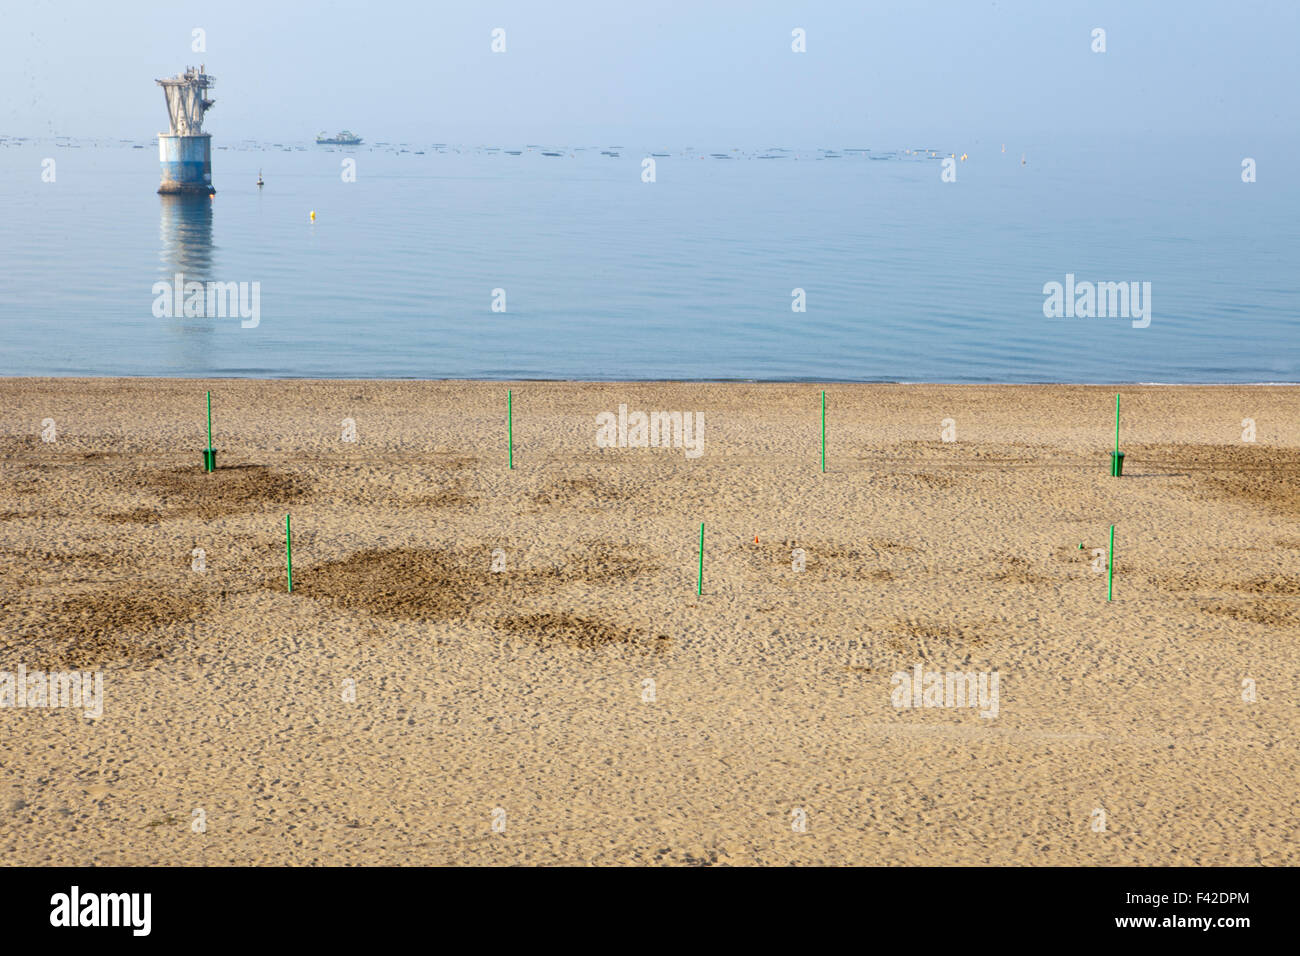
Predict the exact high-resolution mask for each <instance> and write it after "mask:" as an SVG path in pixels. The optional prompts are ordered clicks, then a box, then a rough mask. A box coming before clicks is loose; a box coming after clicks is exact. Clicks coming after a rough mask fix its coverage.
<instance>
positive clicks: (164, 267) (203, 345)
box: [154, 195, 218, 373]
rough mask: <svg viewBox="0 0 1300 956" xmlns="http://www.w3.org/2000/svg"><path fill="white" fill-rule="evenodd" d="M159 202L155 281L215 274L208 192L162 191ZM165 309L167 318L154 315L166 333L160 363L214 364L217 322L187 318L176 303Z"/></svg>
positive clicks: (191, 367) (190, 368) (196, 367)
mask: <svg viewBox="0 0 1300 956" xmlns="http://www.w3.org/2000/svg"><path fill="white" fill-rule="evenodd" d="M158 202H159V218H158V237H159V242H160V248H159V250H158V281H159V282H166V283H167V285H168V287H169V288H170V287H172V286H173V285H174V284H175V282H176V281H177V280H176V277H177V276H178V275H179V276H181V277H182V278H181V279H180V282H181V283H182V286H181V287H182V289H183V288H184V283H186V282H207V281H208V280H210V279H212V278H214V276H213V268H214V261H215V257H214V251H215V250H214V247H213V244H212V205H213V200H212V198H211V197H209V196H181V195H170V196H169V195H160V196H159V197H158ZM173 305H174V303H173ZM154 314H155V316H156V315H157V311H155V313H154ZM168 314H169V315H170V317H169V318H161V319H157V318H156V319H155V321H157V322H159V323H160V325H161V328H162V329H165V330H166V333H167V334H166V335H165V340H166V342H167V358H166V360H165V361H164V367H165V368H166V369H169V370H171V369H185V370H186V371H187V372H190V373H201V372H203V371H205V370H208V371H210V370H211V369H213V368H214V362H213V359H214V356H213V354H212V347H213V346H214V345H215V344H217V341H218V340H217V336H215V335H214V334H213V333H214V332H215V331H216V326H217V324H218V323H216V322H213V321H212V320H211V319H207V318H201V317H194V318H188V319H187V318H185V316H184V313H183V311H181V310H179V309H175V308H171V309H170V310H169V311H168Z"/></svg>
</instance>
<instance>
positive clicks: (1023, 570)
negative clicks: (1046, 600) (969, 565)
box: [989, 551, 1084, 584]
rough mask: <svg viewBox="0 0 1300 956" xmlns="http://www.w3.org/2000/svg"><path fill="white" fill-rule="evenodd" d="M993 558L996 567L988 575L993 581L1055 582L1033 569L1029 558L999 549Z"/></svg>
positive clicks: (1019, 582) (1013, 582) (1006, 582)
mask: <svg viewBox="0 0 1300 956" xmlns="http://www.w3.org/2000/svg"><path fill="white" fill-rule="evenodd" d="M1075 553H1076V554H1083V553H1084V552H1082V551H1076V552H1075ZM995 559H996V560H997V562H998V569H997V570H996V571H994V572H993V573H992V574H991V575H989V578H990V579H991V580H993V581H997V582H999V583H1001V584H1054V583H1055V579H1053V578H1050V577H1048V576H1047V575H1046V574H1040V573H1038V572H1037V571H1035V570H1034V566H1033V565H1032V564H1030V563H1029V559H1028V558H1025V557H1024V556H1022V555H1019V554H1009V553H1007V552H1005V551H1000V552H998V553H997V555H995Z"/></svg>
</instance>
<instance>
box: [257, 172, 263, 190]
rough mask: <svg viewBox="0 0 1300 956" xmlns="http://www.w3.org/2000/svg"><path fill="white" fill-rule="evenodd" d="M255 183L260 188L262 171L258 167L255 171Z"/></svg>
mask: <svg viewBox="0 0 1300 956" xmlns="http://www.w3.org/2000/svg"><path fill="white" fill-rule="evenodd" d="M257 185H258V187H259V188H261V185H262V171H261V170H260V169H259V170H258V171H257Z"/></svg>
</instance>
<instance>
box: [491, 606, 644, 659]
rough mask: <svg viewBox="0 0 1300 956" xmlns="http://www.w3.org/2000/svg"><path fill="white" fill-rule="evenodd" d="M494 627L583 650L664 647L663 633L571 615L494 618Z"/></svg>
mask: <svg viewBox="0 0 1300 956" xmlns="http://www.w3.org/2000/svg"><path fill="white" fill-rule="evenodd" d="M493 626H494V627H496V629H497V630H499V631H504V632H506V633H508V634H521V635H526V636H528V637H531V638H533V639H534V640H536V641H537V642H538V643H539V644H542V645H547V644H563V645H565V646H567V647H577V648H581V649H583V650H591V649H594V648H600V647H605V646H607V645H610V644H639V645H645V646H646V647H647V649H650V650H655V651H662V650H664V649H666V648H667V646H668V640H669V639H668V636H667V635H664V634H659V635H655V636H653V637H650V636H648V633H647V632H646V631H645V630H643V629H641V628H639V627H621V626H619V625H615V624H610V623H607V622H605V621H597V620H594V619H592V618H587V617H577V616H575V615H572V614H524V615H517V616H514V617H504V618H498V619H497V620H496V621H495V622H494V625H493Z"/></svg>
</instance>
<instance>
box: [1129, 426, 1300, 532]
mask: <svg viewBox="0 0 1300 956" xmlns="http://www.w3.org/2000/svg"><path fill="white" fill-rule="evenodd" d="M1138 455H1141V457H1142V462H1143V466H1144V467H1145V468H1146V469H1147V470H1148V471H1155V472H1170V473H1176V474H1182V475H1187V476H1189V477H1191V478H1192V480H1193V481H1194V482H1195V483H1196V485H1197V487H1198V488H1200V489H1201V490H1202V491H1203V492H1204V493H1205V494H1207V495H1210V496H1213V497H1217V498H1226V499H1228V500H1231V501H1236V502H1238V503H1241V504H1248V505H1253V506H1255V507H1257V508H1261V509H1266V510H1269V511H1275V512H1279V513H1281V514H1289V515H1295V514H1300V449H1294V448H1276V447H1271V446H1268V445H1259V444H1251V443H1247V442H1242V443H1240V444H1236V445H1142V446H1138V451H1135V452H1134V457H1137V456H1138ZM1125 467H1127V461H1126V464H1125Z"/></svg>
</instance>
